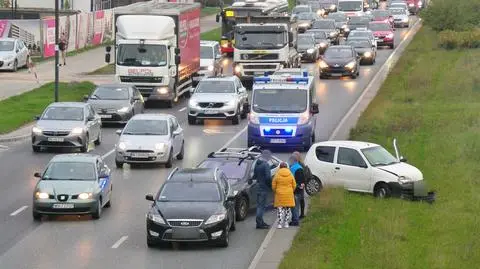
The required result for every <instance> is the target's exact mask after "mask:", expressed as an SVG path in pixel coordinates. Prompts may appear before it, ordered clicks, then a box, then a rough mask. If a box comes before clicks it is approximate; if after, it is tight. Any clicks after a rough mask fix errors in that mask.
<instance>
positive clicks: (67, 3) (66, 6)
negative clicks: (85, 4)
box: [63, 0, 71, 9]
mask: <svg viewBox="0 0 480 269" xmlns="http://www.w3.org/2000/svg"><path fill="white" fill-rule="evenodd" d="M70 8H71V7H70V1H68V0H64V1H63V9H70Z"/></svg>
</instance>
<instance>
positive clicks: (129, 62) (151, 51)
mask: <svg viewBox="0 0 480 269" xmlns="http://www.w3.org/2000/svg"><path fill="white" fill-rule="evenodd" d="M167 55H168V54H167V47H166V46H165V45H141V44H119V45H118V54H117V64H118V65H122V66H152V67H155V66H165V65H167Z"/></svg>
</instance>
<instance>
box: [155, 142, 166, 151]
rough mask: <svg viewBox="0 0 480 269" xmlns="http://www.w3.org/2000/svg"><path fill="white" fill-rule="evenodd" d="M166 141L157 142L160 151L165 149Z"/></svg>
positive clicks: (156, 146) (157, 148) (156, 147)
mask: <svg viewBox="0 0 480 269" xmlns="http://www.w3.org/2000/svg"><path fill="white" fill-rule="evenodd" d="M165 148H166V147H165V143H157V144H155V149H156V150H158V151H165Z"/></svg>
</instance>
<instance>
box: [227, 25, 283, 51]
mask: <svg viewBox="0 0 480 269" xmlns="http://www.w3.org/2000/svg"><path fill="white" fill-rule="evenodd" d="M286 44H287V38H286V32H284V31H282V30H275V31H273V30H272V31H271V32H268V31H259V30H257V29H254V28H251V27H250V29H240V28H239V29H236V31H235V47H236V48H239V49H279V48H281V47H283V46H285V45H286Z"/></svg>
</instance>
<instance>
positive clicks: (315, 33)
mask: <svg viewBox="0 0 480 269" xmlns="http://www.w3.org/2000/svg"><path fill="white" fill-rule="evenodd" d="M307 34H313V36H315V39H328V35H327V33H326V32H324V31H311V30H310V31H307Z"/></svg>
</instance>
